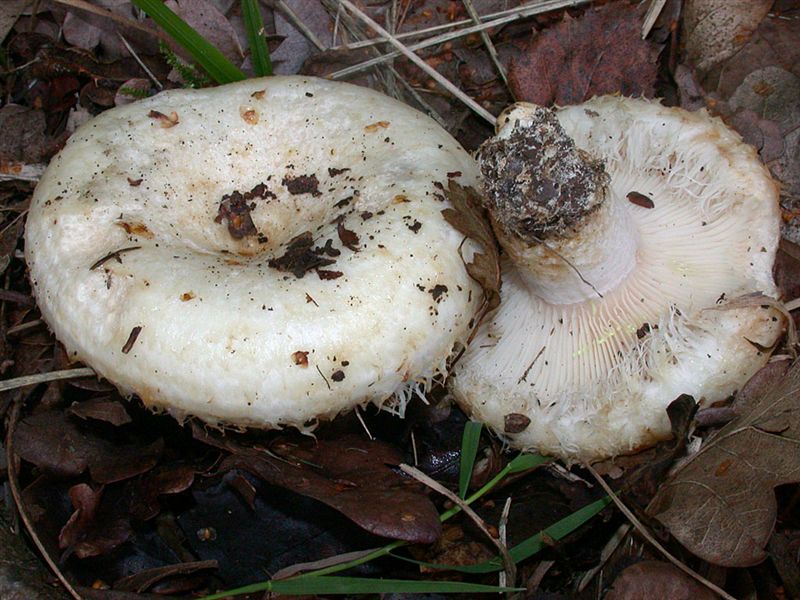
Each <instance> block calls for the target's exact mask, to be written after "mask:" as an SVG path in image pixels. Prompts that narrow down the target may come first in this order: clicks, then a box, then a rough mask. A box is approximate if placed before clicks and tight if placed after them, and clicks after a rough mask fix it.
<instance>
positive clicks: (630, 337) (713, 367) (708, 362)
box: [452, 97, 786, 461]
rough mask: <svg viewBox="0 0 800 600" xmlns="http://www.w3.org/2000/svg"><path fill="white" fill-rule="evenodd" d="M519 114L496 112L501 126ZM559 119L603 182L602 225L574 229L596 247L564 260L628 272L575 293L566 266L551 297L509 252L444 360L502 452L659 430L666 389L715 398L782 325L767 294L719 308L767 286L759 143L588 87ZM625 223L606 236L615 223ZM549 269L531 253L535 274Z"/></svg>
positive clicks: (577, 446)
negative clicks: (476, 318) (494, 297)
mask: <svg viewBox="0 0 800 600" xmlns="http://www.w3.org/2000/svg"><path fill="white" fill-rule="evenodd" d="M530 110H532V108H531V107H530V106H526V105H517V106H515V107H514V108H513V109H511V110H510V111H508V112H507V113H506V114H505V115H503V116H501V118H500V120H499V128H500V132H499V136H502V135H504V129H507V128H511V127H514V124H515V123H518V122H519V121H520V120H521V119H524V118H525V114H526V112H527V111H530ZM556 114H557V116H558V120H559V121H560V123H561V125H562V127H563V128H564V130H565V131H566V133H567V134H568V135H569V136H570V137H572V138H573V139H574V140H575V144H576V146H577V148H578V149H580V150H582V151H585V152H586V153H588V154H589V156H590V157H591V158H593V159H597V160H602V161H604V162H605V169H606V171H607V173H608V176H609V178H610V183H609V189H608V192H609V194H608V202H610V203H611V204H610V212H609V214H610V215H612V217H613V218H611V222H610V224H607V225H606V231H610V232H611V235H608V236H606V237H603V236H602V235H599V234H597V233H596V232H595V231H594V230H593V229H592V227H593V225H592V223H590V224H589V225H588V226H587V227H586V229H587V231H584V232H583V234H584V235H585V236H586V237H594V238H597V239H595V240H594V241H595V242H597V244H596V245H590V244H586V247H585V248H581V249H580V252H582V253H584V255H585V259H584V258H583V257H581V256H578V255H577V254H575V252H573V249H569V250H570V252H572V254H571V256H578V260H579V262H581V263H582V264H586V265H588V267H587V271H590V272H591V273H592V274H593V276H599V275H598V274H602V273H603V269H602V268H599V267H598V268H595V266H594V265H593V264H592V263H591V259H592V256H593V255H597V256H601V255H609V256H618V257H619V259H618V260H617V263H616V264H617V265H623V266H624V270H623V271H621V272H620V271H619V270H618V269H610V272H609V273H608V274H607V280H608V281H611V282H612V284H613V285H612V286H611V287H610V289H606V287H605V286H601V284H602V283H604V282H601V281H597V280H595V283H597V284H598V285H597V287H598V289H599V288H601V287H602V291H601V292H600V293H597V292H596V291H595V292H591V290H590V291H589V293H586V294H584V293H583V292H582V293H581V294H582V295H583V296H588V298H587V299H584V300H581V299H580V298H579V294H577V293H576V290H578V289H579V288H580V287H581V286H583V285H584V283H583V282H582V281H581V280H580V279H578V276H577V274H574V273H573V274H572V276H574V278H575V279H574V285H573V286H572V287H570V288H569V289H566V290H564V291H560V292H559V294H560V297H561V298H566V301H562V302H557V301H553V300H552V298H551V297H552V296H554V295H555V294H552V293H551V290H550V289H549V288H548V282H547V281H546V280H544V281H543V280H537V279H536V278H535V277H533V276H531V275H530V273H528V272H526V271H525V270H524V269H522V268H520V267H519V266H517V264H519V262H520V261H517V262H516V263H515V262H512V261H511V260H510V259H509V258H508V255H507V256H506V258H505V259H504V262H503V265H502V272H503V289H502V302H501V305H500V307H499V308H498V309H497V311H496V312H495V313H494V314H492V315H490V316H488V317H487V318H486V320H485V322H484V324H483V326H482V328H481V330H480V331H479V332H478V334H477V335H476V337H475V339H474V340H473V341H472V343H471V345H470V347H469V348H468V349H467V351H466V353H465V354H464V356H462V358H461V360H460V362H459V363H458V364H457V365H456V368H455V377H454V378H453V380H452V389H453V392H454V394H455V397H456V399H457V400H458V401H459V402H460V403H461V404H462V406H464V408H465V409H466V410H468V411H469V412H470V413H471V414H472V416H473V418H475V419H477V420H480V421H483V422H485V423H487V424H489V425H490V426H491V427H492V428H493V429H494V430H495V431H497V432H498V433H499V434H501V435H503V436H504V437H506V439H507V440H508V441H509V443H510V444H511V445H512V446H514V447H518V448H524V449H535V450H538V451H541V452H546V453H550V454H554V455H557V456H560V457H563V458H565V459H567V460H579V461H585V460H594V459H599V458H605V457H608V456H613V455H616V454H620V453H625V452H630V451H633V450H636V449H638V448H640V447H642V446H646V445H649V444H652V443H654V442H656V441H658V440H660V439H664V438H667V437H669V435H670V424H669V420H668V417H667V415H666V412H665V408H666V407H667V405H668V404H669V403H670V402H672V401H673V400H674V399H675V398H676V397H677V396H679V395H680V394H683V393H685V394H690V395H692V396H694V398H695V400H697V401H698V402H699V403H700V404H701V405H708V404H709V403H713V402H716V401H720V400H723V399H725V398H726V397H727V396H729V395H730V394H732V393H733V392H734V391H736V389H738V388H739V387H740V386H741V385H742V384H743V383H744V382H745V381H746V380H747V379H748V378H749V377H750V376H751V375H752V374H753V373H754V372H755V371H756V370H757V369H758V368H759V367H760V366H762V365H763V364H764V363H765V362H766V360H767V359H768V357H769V348H771V347H772V346H773V345H774V344H775V343H776V341H777V340H778V338H779V337H780V335H781V334H782V332H783V329H784V326H785V324H786V323H785V319H784V317H783V315H782V314H781V312H780V311H779V310H777V309H776V308H774V307H773V306H770V304H774V302H772V301H771V300H770V299H765V298H758V297H755V298H752V299H751V300H749V301H739V302H735V303H731V304H730V305H725V304H721V305H720V306H717V303H718V302H723V301H724V300H725V299H731V298H735V297H737V296H741V295H744V294H750V293H752V292H761V293H763V294H766V295H770V296H774V295H775V294H776V288H775V285H774V282H773V279H772V263H773V260H774V257H775V252H776V248H777V244H778V239H779V209H778V202H777V200H778V193H777V188H776V185H775V184H774V183H773V182H772V180H771V179H770V177H769V175H768V172H767V170H766V169H765V168H764V166H763V165H762V164H761V163H760V162H759V160H758V158H757V156H756V153H755V151H754V150H753V149H752V148H751V147H750V146H747V145H746V144H744V143H743V142H742V141H741V138H740V137H739V136H738V135H737V134H735V133H734V132H732V131H730V130H729V129H728V128H727V127H725V126H724V125H723V123H722V122H721V121H720V120H718V119H713V118H710V117H709V116H708V115H707V114H705V113H704V112H701V113H689V112H686V111H683V110H680V109H674V108H665V107H663V106H661V105H660V104H658V103H657V102H651V101H647V100H634V99H628V98H619V97H598V98H594V99H593V100H590V101H588V102H586V103H585V104H582V105H579V106H570V107H565V108H560V109H558V110H557V111H556ZM499 136H498V137H499ZM631 192H637V193H638V194H640V195H645V196H647V198H649V199H651V200H652V203H653V207H652V208H648V207H647V206H646V205H640V204H642V203H641V202H640V203H635V202H634V201H638V200H639V197H638V196H635V195H634V196H633V200H631V199H630V198H629V197H628V195H629V194H630V193H631ZM645 204H646V203H645ZM594 215H595V213H592V218H594ZM621 223H623V224H625V225H624V227H623V226H622V225H620V224H621ZM629 226H630V230H631V232H630V233H631V235H628V236H619V239H617V237H618V236H617V229H615V228H617V227H618V228H619V229H624V228H626V227H629ZM579 237H580V236H579ZM623 238H624V239H623ZM631 240H633V243H632V242H631ZM569 243H574V244H584V243H585V240H584V241H581V240H580V239H578V240H575V239H573V240H570V241H569ZM533 250H534V251H537V252H539V251H541V252H543V254H544V255H547V254H548V251H547V247H546V246H540V247H538V248H537V247H534V248H533ZM516 251H517V249H513V248H512V249H511V250H510V252H511V254H512V255H513V254H514V253H515V252H516ZM559 256H560V255H559ZM559 256H546V259H547V260H549V261H551V262H552V263H553V265H557V263H559V262H563V260H562V259H561V258H559ZM527 260H530V257H528V258H527ZM548 268H550V267H548V265H547V264H545V265H544V266H542V263H541V262H540V263H539V264H538V269H539V274H540V275H541V274H544V275H546V274H547V270H548ZM552 268H556V267H555V266H553V267H552ZM558 268H561V269H565V268H564V267H563V266H558ZM569 269H570V267H569V265H567V267H566V270H567V271H569ZM590 279H591V278H590ZM584 291H585V289H584ZM601 295H602V297H601ZM545 297H546V298H549V299H550V300H549V301H548V299H545ZM748 340H750V341H748ZM751 341H752V342H753V343H751ZM514 415H516V416H514ZM519 415H522V416H521V417H520V416H519ZM527 419H530V423H529V424H527V426H525V424H526V423H527ZM520 423H522V425H520Z"/></svg>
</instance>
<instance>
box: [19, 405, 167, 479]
mask: <svg viewBox="0 0 800 600" xmlns="http://www.w3.org/2000/svg"><path fill="white" fill-rule="evenodd" d="M14 443H15V449H16V451H17V454H18V455H19V456H20V457H22V458H24V459H25V460H27V461H29V462H32V463H33V464H35V465H36V466H37V467H39V468H40V469H42V470H44V471H46V472H48V473H51V474H54V475H56V476H59V477H74V476H77V475H80V474H81V473H83V472H84V471H85V470H86V469H87V468H88V469H89V473H90V474H91V476H92V479H94V481H96V482H97V483H113V482H115V481H122V480H124V479H129V478H131V477H135V476H136V475H139V474H140V473H145V472H147V471H149V470H150V469H152V468H153V467H154V466H155V465H156V463H157V462H158V459H159V458H160V457H161V453H162V451H163V448H164V442H163V440H162V439H160V438H159V439H157V440H155V441H154V442H152V443H149V444H147V443H144V442H139V443H129V444H117V443H114V442H111V441H108V440H106V439H103V438H101V437H99V436H97V435H95V434H94V433H92V432H90V431H84V430H83V429H81V428H80V427H79V425H78V423H76V422H75V421H74V420H72V419H70V418H69V417H68V416H67V414H66V413H64V412H61V411H48V412H42V413H39V414H36V415H33V416H30V417H26V418H25V419H23V420H22V421H20V423H19V425H18V426H17V430H16V432H15V435H14Z"/></svg>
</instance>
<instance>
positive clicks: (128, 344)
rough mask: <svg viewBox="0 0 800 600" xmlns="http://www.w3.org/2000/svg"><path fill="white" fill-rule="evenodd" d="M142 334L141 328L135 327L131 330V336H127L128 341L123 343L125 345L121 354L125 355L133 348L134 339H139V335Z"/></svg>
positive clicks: (139, 326)
mask: <svg viewBox="0 0 800 600" xmlns="http://www.w3.org/2000/svg"><path fill="white" fill-rule="evenodd" d="M141 332H142V326H141V325H137V326H136V327H134V328H133V329H131V334H130V335H129V336H128V341H127V342H125V345H124V346H123V347H122V353H123V354H127V353H128V352H130V351H131V348H133V345H134V344H135V343H136V338H138V337H139V334H140V333H141Z"/></svg>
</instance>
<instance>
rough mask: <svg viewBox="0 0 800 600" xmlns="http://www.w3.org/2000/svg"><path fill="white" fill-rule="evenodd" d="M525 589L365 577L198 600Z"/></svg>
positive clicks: (305, 581)
mask: <svg viewBox="0 0 800 600" xmlns="http://www.w3.org/2000/svg"><path fill="white" fill-rule="evenodd" d="M522 590H524V588H513V587H496V586H493V585H480V584H474V583H464V582H460V581H423V580H419V581H417V580H409V579H367V578H364V577H303V576H301V577H294V578H292V579H281V580H278V581H265V582H263V583H254V584H252V585H246V586H244V587H240V588H236V589H234V590H228V591H225V592H220V593H219V594H212V595H211V596H205V597H204V598H202V599H201V600H218V599H220V598H226V597H229V596H238V595H241V594H252V593H255V592H265V591H269V592H275V593H278V594H284V595H287V596H289V595H291V596H299V595H308V594H385V593H407V594H425V593H440V594H456V593H461V594H465V593H472V594H480V593H503V592H518V591H522Z"/></svg>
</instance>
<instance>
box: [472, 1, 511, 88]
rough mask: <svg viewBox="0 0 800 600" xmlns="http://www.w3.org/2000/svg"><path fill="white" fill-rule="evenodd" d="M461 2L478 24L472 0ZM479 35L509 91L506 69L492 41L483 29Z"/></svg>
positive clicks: (477, 16) (478, 16) (479, 22)
mask: <svg viewBox="0 0 800 600" xmlns="http://www.w3.org/2000/svg"><path fill="white" fill-rule="evenodd" d="M461 2H462V3H463V4H464V8H466V9H467V13H468V14H469V16H470V18H471V19H472V20H473V21H474V22H475V24H476V25H480V24H481V17H480V15H479V14H478V11H477V10H475V5H474V4H472V0H461ZM480 36H481V41H482V42H483V45H484V46H486V51H487V52H488V53H489V58H491V59H492V62H493V63H494V66H495V68H496V69H497V72H498V73H499V74H500V78H501V79H502V80H503V83H504V84H505V86H506V88H508V90H509V91H510V90H511V88H510V87H508V75H506V69H505V67H503V65H502V63H501V62H500V57H499V56H498V55H497V48H495V47H494V43H493V42H492V40H491V38H490V37H489V34H488V33H487V32H486V30H485V29H482V30H481V32H480Z"/></svg>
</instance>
